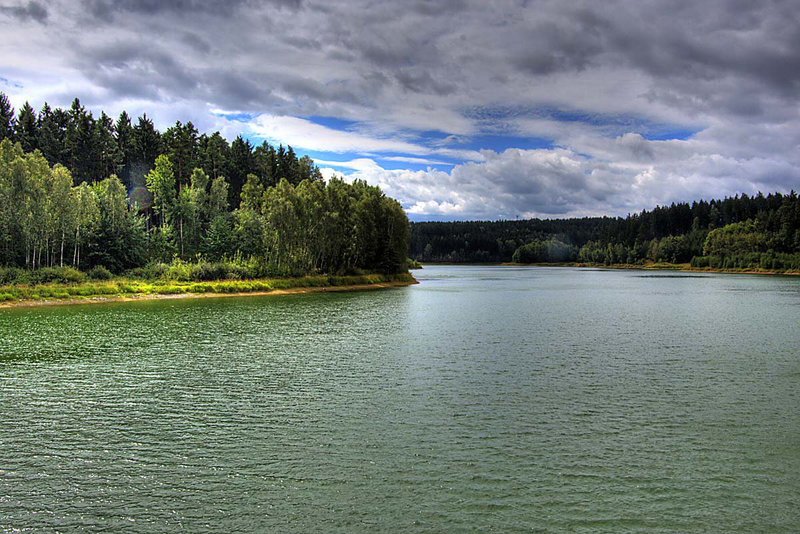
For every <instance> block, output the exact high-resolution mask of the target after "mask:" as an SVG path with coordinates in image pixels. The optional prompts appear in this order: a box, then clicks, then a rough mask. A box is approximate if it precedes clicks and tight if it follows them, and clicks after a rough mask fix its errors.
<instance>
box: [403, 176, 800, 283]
mask: <svg viewBox="0 0 800 534" xmlns="http://www.w3.org/2000/svg"><path fill="white" fill-rule="evenodd" d="M410 256H411V257H412V258H415V259H418V260H420V261H445V262H507V261H517V262H521V263H557V262H575V261H577V262H583V263H592V264H605V265H610V264H621V263H626V264H643V263H646V262H670V263H687V262H691V263H692V265H694V266H696V267H706V266H708V267H714V268H741V269H747V268H764V269H800V199H798V196H797V194H796V193H795V192H794V191H792V192H791V193H790V194H788V195H787V194H781V193H772V194H769V195H766V196H765V195H763V194H761V193H759V194H757V195H755V196H748V195H746V194H742V195H736V196H734V197H727V198H724V199H722V200H711V201H705V200H699V201H695V202H692V203H691V204H689V203H678V204H674V203H673V204H671V205H670V206H659V207H656V208H655V209H652V210H649V211H648V210H643V211H642V212H640V213H636V214H632V215H628V216H627V217H592V218H578V219H560V220H558V219H556V220H540V219H531V220H525V221H496V222H490V221H474V222H444V223H442V222H435V223H413V224H412V225H411V244H410Z"/></svg>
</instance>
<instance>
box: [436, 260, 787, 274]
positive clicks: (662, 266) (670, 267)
mask: <svg viewBox="0 0 800 534" xmlns="http://www.w3.org/2000/svg"><path fill="white" fill-rule="evenodd" d="M423 265H464V266H492V265H496V266H500V267H569V268H574V269H614V270H637V271H677V272H684V273H708V274H762V275H772V276H800V271H769V270H760V269H712V268H710V267H705V268H698V267H691V266H690V264H688V263H651V264H646V265H635V264H632V263H615V264H612V265H605V264H602V263H514V262H510V261H502V262H439V261H429V262H425V263H424V264H423Z"/></svg>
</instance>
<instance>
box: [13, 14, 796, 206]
mask: <svg viewBox="0 0 800 534" xmlns="http://www.w3.org/2000/svg"><path fill="white" fill-rule="evenodd" d="M0 91H2V92H4V93H6V94H7V95H8V96H9V97H10V99H11V101H12V103H13V105H14V106H15V107H17V108H19V106H21V105H22V104H23V103H24V102H25V100H29V101H30V103H31V104H32V105H33V106H34V107H35V108H36V109H39V108H40V107H41V104H42V103H43V102H44V101H47V102H49V103H50V104H51V105H54V106H62V107H66V106H69V104H70V102H71V101H72V99H73V98H74V97H76V96H77V97H79V98H80V99H81V102H82V103H83V104H84V105H85V106H87V107H88V108H89V109H91V110H93V111H94V112H95V113H98V112H99V110H101V109H103V110H105V111H106V112H108V113H109V114H111V115H112V116H116V115H117V114H118V113H119V112H120V111H121V110H123V109H126V110H128V112H129V113H130V114H131V115H133V116H138V115H139V114H141V113H142V112H147V114H148V116H150V117H152V118H153V119H154V120H155V122H156V125H157V126H158V127H159V128H161V129H164V128H166V127H168V126H169V125H171V124H174V122H175V121H176V120H181V121H183V122H186V121H187V120H191V121H192V122H194V123H195V125H196V126H197V127H198V128H199V129H200V130H201V131H205V132H209V133H210V132H213V131H215V130H220V131H221V132H222V133H223V134H224V135H225V136H226V137H228V138H229V139H232V138H233V137H235V136H236V135H238V134H240V133H241V134H243V135H244V136H246V137H248V138H250V139H251V140H252V141H253V142H255V143H260V142H261V141H262V140H264V139H266V140H268V141H269V142H271V143H273V144H278V143H283V144H289V145H292V146H293V147H294V148H295V150H296V151H297V152H298V153H307V154H309V155H311V157H313V158H314V159H315V160H316V161H317V163H318V164H319V166H320V167H321V168H323V170H324V174H325V175H326V176H330V175H331V174H333V173H336V174H339V175H344V176H346V177H350V178H363V179H366V180H368V181H369V182H370V183H373V184H377V185H380V186H381V187H382V188H383V189H384V191H386V193H387V194H389V195H390V196H393V197H395V198H397V199H398V200H400V202H401V203H402V204H403V206H404V207H405V208H406V210H407V211H408V213H409V216H410V217H411V218H412V219H414V220H432V219H448V220H449V219H498V218H504V219H513V218H517V217H520V218H526V217H568V216H583V215H603V214H608V215H625V214H627V213H629V212H635V211H639V210H641V209H643V208H652V207H654V206H655V205H658V204H662V205H663V204H668V203H670V202H673V201H687V200H688V201H691V200H695V199H699V198H717V197H722V196H725V195H733V194H736V193H742V192H745V193H748V194H751V193H755V192H757V191H763V192H771V191H788V190H790V189H792V188H795V189H800V187H799V186H800V121H799V120H798V115H799V114H800V7H799V6H798V3H797V1H796V0H787V1H780V0H775V1H771V0H759V1H752V0H732V1H719V0H703V1H697V0H693V1H686V2H681V1H675V2H672V1H670V2H665V1H661V0H652V1H651V0H630V1H613V0H604V1H602V2H598V1H594V0H588V1H585V2H583V1H564V0H555V1H533V0H532V1H502V0H493V1H486V0H476V1H471V0H435V1H412V0H402V1H398V0H389V1H385V2H384V1H368V0H363V1H362V0H337V1H327V0H319V1H317V0H273V1H270V2H267V1H249V0H228V1H226V2H211V1H209V2H205V1H201V0H119V1H112V0H87V1H84V2H80V1H63V0H52V1H47V2H45V1H41V2H37V1H22V2H20V1H17V0H0Z"/></svg>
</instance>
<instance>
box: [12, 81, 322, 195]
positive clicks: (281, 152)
mask: <svg viewBox="0 0 800 534" xmlns="http://www.w3.org/2000/svg"><path fill="white" fill-rule="evenodd" d="M6 138H7V139H11V140H12V141H13V142H18V143H20V145H21V146H22V150H23V152H25V153H29V152H33V151H34V150H39V151H40V152H41V153H42V155H43V156H44V158H45V159H46V160H47V161H48V162H50V164H51V165H54V164H56V163H58V164H61V165H62V166H64V167H66V168H67V169H68V170H69V171H70V173H71V174H72V178H73V182H74V183H73V185H78V184H80V183H81V182H88V183H94V182H99V181H102V180H104V179H106V178H108V177H110V176H111V175H112V174H115V175H117V177H118V178H119V179H120V180H121V181H122V184H123V186H124V187H125V189H126V190H127V191H131V190H132V189H133V190H134V191H133V192H134V197H135V200H137V201H138V202H139V204H140V205H141V206H144V205H145V204H146V203H147V201H148V199H147V196H146V195H144V196H136V193H137V191H136V190H137V189H138V190H139V191H140V192H141V191H142V189H143V187H144V186H145V176H146V174H147V173H148V171H149V170H150V169H151V168H152V167H153V164H154V162H155V160H156V158H157V157H158V156H159V155H162V154H164V155H167V156H168V157H169V158H170V161H171V162H172V165H173V169H174V173H175V178H176V181H177V183H178V185H179V186H183V185H186V184H188V183H189V181H190V179H191V175H192V172H193V170H194V169H195V168H200V169H203V171H204V172H205V173H206V174H207V175H208V176H209V177H210V178H211V179H212V180H213V179H215V178H218V177H219V176H225V177H226V179H227V181H228V184H229V191H228V202H229V204H231V206H232V207H233V208H236V207H237V206H238V199H239V194H240V193H241V190H242V187H244V184H245V182H246V181H247V175H249V174H255V175H256V176H258V177H259V179H260V180H261V181H262V182H263V183H264V184H265V185H266V186H272V185H276V184H277V183H278V182H279V181H280V180H281V178H285V179H286V180H287V181H288V182H289V183H291V184H292V185H297V184H299V183H300V182H301V181H303V180H319V179H321V178H322V176H321V175H320V174H319V169H318V168H317V167H316V166H315V165H314V162H313V161H312V160H311V158H309V157H308V156H303V157H298V155H297V154H295V152H294V150H293V149H292V147H284V146H283V145H279V146H278V147H277V148H276V147H274V146H272V145H270V144H269V143H267V142H266V141H264V142H263V143H261V144H260V145H258V146H253V145H252V144H251V143H250V141H249V140H246V139H244V138H243V137H242V136H241V135H240V136H238V137H236V139H234V140H233V141H232V142H231V143H228V141H227V140H226V139H225V138H224V137H222V135H221V134H220V133H219V132H214V133H213V134H211V135H207V134H205V133H202V134H201V133H199V132H198V130H197V128H196V127H195V126H194V125H193V124H192V123H191V122H186V123H185V124H184V123H182V122H180V121H178V122H176V123H175V125H174V126H171V127H169V128H167V129H166V130H165V131H164V132H163V133H161V132H159V131H158V130H157V129H156V128H155V126H154V124H153V121H152V120H151V119H150V118H149V117H148V116H147V114H146V113H145V114H143V115H141V116H140V117H138V119H136V120H134V119H133V118H131V117H130V116H129V115H128V113H127V112H126V111H123V112H121V113H120V115H119V117H118V118H117V119H116V120H114V119H112V118H111V117H109V116H108V115H106V113H105V112H101V113H100V116H99V117H94V116H93V114H92V113H91V111H87V110H86V109H85V108H84V107H83V106H82V105H81V103H80V100H79V99H77V98H76V99H74V100H73V102H72V105H71V106H70V108H69V109H61V108H51V107H50V106H49V105H48V104H47V103H46V102H45V103H44V105H43V106H42V109H41V110H39V111H38V112H36V111H35V110H34V109H33V108H32V107H31V105H30V104H29V103H27V102H26V103H25V104H24V105H23V106H22V107H21V108H20V110H19V112H16V113H15V110H14V109H13V108H12V107H11V104H10V101H9V99H8V97H7V96H6V95H5V94H3V93H0V139H6Z"/></svg>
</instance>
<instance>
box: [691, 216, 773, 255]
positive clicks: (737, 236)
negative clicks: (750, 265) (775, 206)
mask: <svg viewBox="0 0 800 534" xmlns="http://www.w3.org/2000/svg"><path fill="white" fill-rule="evenodd" d="M766 250H767V236H766V235H765V234H764V232H763V230H762V229H760V228H758V225H757V224H756V222H755V221H753V220H747V221H744V222H740V223H733V224H728V225H726V226H724V227H722V228H717V229H715V230H712V231H711V232H709V234H708V237H707V238H706V242H705V245H704V246H703V254H704V255H706V256H723V257H725V256H737V255H741V254H747V253H751V252H756V253H760V252H766Z"/></svg>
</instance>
